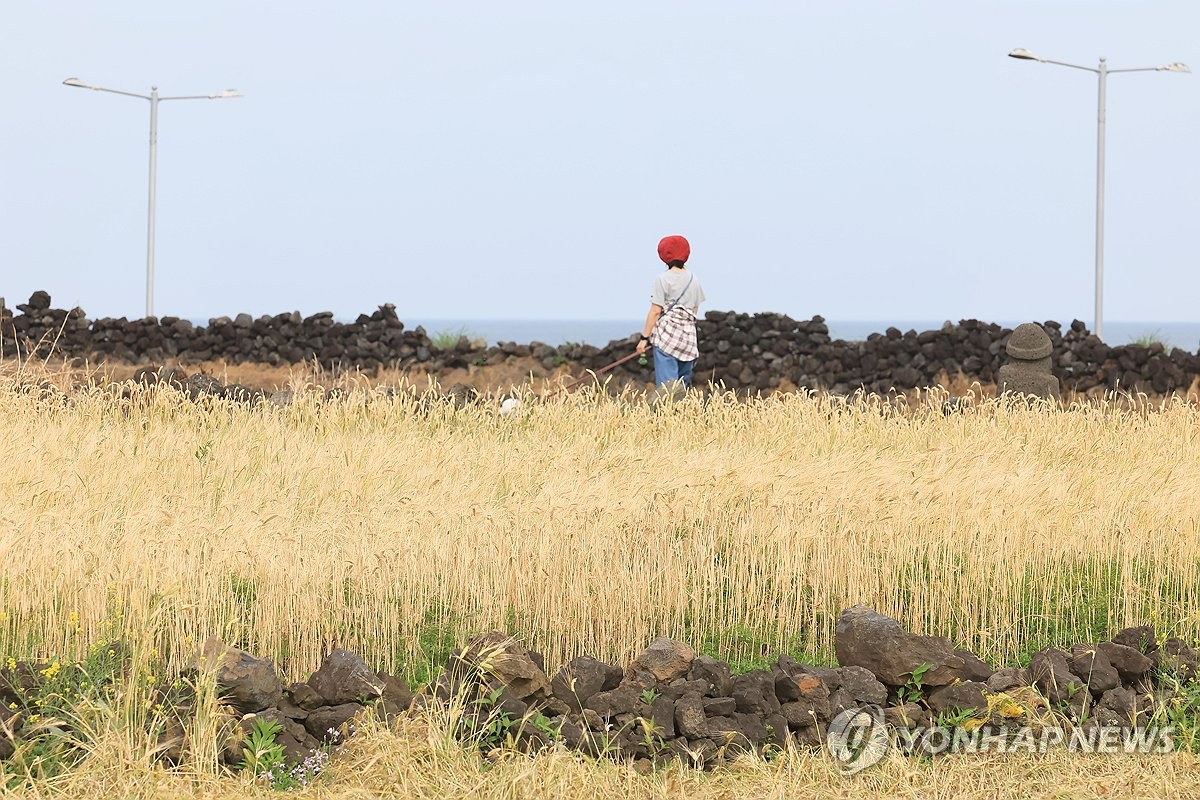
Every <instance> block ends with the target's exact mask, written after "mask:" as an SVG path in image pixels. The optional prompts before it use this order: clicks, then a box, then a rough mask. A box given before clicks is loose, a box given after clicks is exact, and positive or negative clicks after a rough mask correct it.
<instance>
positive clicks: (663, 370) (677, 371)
mask: <svg viewBox="0 0 1200 800" xmlns="http://www.w3.org/2000/svg"><path fill="white" fill-rule="evenodd" d="M695 363H696V362H695V361H680V360H679V359H678V358H676V357H675V356H670V355H667V354H666V353H664V352H663V351H662V350H659V349H658V348H657V347H655V348H654V382H655V384H656V385H657V387H658V388H659V389H661V388H662V387H664V386H666V385H667V384H671V383H674V382H675V381H683V385H684V386H690V385H691V384H692V366H693V365H695Z"/></svg>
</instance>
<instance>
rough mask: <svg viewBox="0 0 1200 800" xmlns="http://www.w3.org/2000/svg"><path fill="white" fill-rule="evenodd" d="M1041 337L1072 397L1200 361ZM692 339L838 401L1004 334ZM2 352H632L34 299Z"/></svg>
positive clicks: (400, 358) (630, 365)
mask: <svg viewBox="0 0 1200 800" xmlns="http://www.w3.org/2000/svg"><path fill="white" fill-rule="evenodd" d="M1043 325H1044V327H1045V329H1046V332H1047V333H1048V334H1049V335H1050V339H1051V342H1052V343H1053V345H1054V352H1053V355H1052V361H1053V365H1054V373H1055V375H1056V376H1057V377H1058V378H1059V379H1060V380H1061V381H1062V384H1063V388H1064V389H1067V390H1072V391H1087V390H1089V389H1093V388H1096V387H1105V388H1108V389H1117V388H1121V389H1128V390H1133V391H1145V392H1150V393H1155V394H1165V393H1168V392H1172V391H1177V390H1183V389H1187V388H1188V387H1189V386H1190V385H1191V383H1192V382H1193V380H1195V379H1196V378H1197V377H1200V355H1197V354H1196V353H1189V352H1187V351H1185V350H1182V349H1178V348H1176V349H1174V350H1171V351H1168V350H1166V349H1165V348H1164V347H1163V346H1162V345H1161V344H1158V343H1153V344H1151V345H1150V346H1148V347H1143V346H1138V345H1123V346H1118V347H1110V346H1108V345H1106V344H1105V343H1104V342H1102V341H1100V340H1099V339H1098V338H1097V337H1096V336H1094V335H1092V334H1091V333H1089V332H1088V330H1087V327H1086V326H1085V325H1084V323H1082V322H1080V321H1079V320H1075V321H1074V322H1072V323H1071V324H1070V325H1069V326H1068V327H1066V329H1064V328H1063V326H1062V325H1060V324H1059V323H1057V322H1053V321H1049V322H1045V323H1043ZM698 327H699V334H700V360H699V362H698V364H697V371H696V377H697V381H698V382H713V383H720V384H723V385H724V386H725V387H727V388H730V389H737V390H749V391H755V390H763V391H766V390H770V389H776V388H779V387H781V386H788V385H791V386H796V387H811V388H824V389H828V390H831V391H834V392H837V393H849V392H852V391H854V390H856V389H858V388H860V387H862V388H865V389H867V390H869V391H875V392H886V391H888V390H891V389H910V388H913V387H923V386H932V385H936V384H937V383H938V381H939V380H941V379H942V378H944V377H947V376H948V377H955V376H957V375H959V374H961V375H963V376H965V377H966V378H967V379H970V380H978V381H980V382H982V383H985V384H990V383H995V381H996V376H997V372H998V371H999V369H1000V366H1001V365H1002V364H1003V363H1004V362H1005V344H1006V342H1007V340H1008V337H1009V335H1010V334H1011V333H1012V331H1011V330H1010V329H1008V328H1004V327H1001V326H1000V325H996V324H992V323H986V322H981V321H979V320H961V321H960V322H958V323H957V324H954V323H949V322H948V323H946V324H945V325H943V326H942V327H941V328H940V329H938V330H928V331H923V332H918V331H915V330H909V331H907V332H902V331H900V330H899V329H897V328H888V329H887V330H886V331H884V332H882V333H875V334H871V335H870V336H869V337H868V338H867V339H866V340H865V341H842V340H835V339H831V338H830V336H829V328H828V327H827V326H826V325H825V321H824V319H823V318H821V317H819V316H818V317H813V318H812V319H810V320H795V319H792V318H791V317H788V316H786V315H783V314H771V313H762V314H739V313H736V312H732V311H710V312H708V313H707V314H705V316H704V319H702V320H700V322H699V326H698ZM0 344H2V346H3V352H4V353H5V354H6V355H8V354H19V355H22V356H27V355H36V356H39V357H45V356H48V355H51V354H53V353H58V354H61V355H64V356H67V357H69V358H86V359H90V360H93V361H109V362H120V363H127V364H163V363H167V362H175V363H179V364H185V365H186V364H195V363H199V362H203V361H209V360H224V361H227V362H229V363H234V364H239V363H247V362H254V363H264V364H295V363H300V362H316V363H319V364H321V365H322V366H323V367H325V368H327V369H338V368H358V369H363V370H366V371H368V372H369V371H372V370H375V369H377V368H379V367H395V368H400V369H420V370H423V371H427V372H431V373H435V374H438V373H445V372H447V371H449V370H453V369H463V368H471V367H483V366H496V365H501V364H506V363H507V364H512V363H521V364H523V365H528V364H529V362H530V361H532V362H533V367H532V369H533V372H534V375H535V377H541V376H543V375H545V374H548V373H549V372H550V371H552V370H554V369H556V368H558V367H561V366H564V365H566V366H569V367H570V368H572V369H573V370H575V371H582V370H586V369H591V370H599V369H601V368H602V367H605V366H607V365H609V364H611V363H612V362H614V361H616V360H618V359H620V358H621V357H623V356H625V355H627V354H629V353H630V352H631V349H632V345H633V340H632V338H631V339H626V340H618V341H613V342H610V343H609V344H607V345H605V346H604V347H594V346H590V345H561V346H558V347H553V346H550V345H547V344H542V343H538V342H533V343H530V344H520V343H516V342H501V343H500V344H499V345H497V346H494V347H481V346H479V345H478V343H472V342H471V341H469V340H468V339H467V338H466V337H460V338H459V340H458V341H457V342H456V343H455V344H454V345H452V346H450V347H436V346H434V344H433V342H432V341H431V340H430V337H429V336H428V335H427V334H426V332H425V331H424V330H423V329H422V328H420V327H418V328H416V329H415V330H407V329H406V328H405V326H404V323H403V322H401V321H400V319H399V318H398V317H397V316H396V310H395V307H394V306H392V305H390V304H388V305H382V306H380V307H379V309H378V310H376V311H375V312H373V313H371V314H362V315H360V316H359V317H358V319H356V320H355V321H354V322H348V323H342V322H336V321H335V320H334V319H333V314H332V313H330V312H323V313H319V314H313V315H311V316H308V317H302V316H301V315H300V314H299V313H298V312H292V313H290V314H276V315H274V316H261V317H258V318H254V317H251V316H250V315H249V314H239V315H237V316H236V317H233V318H230V317H218V318H215V319H211V320H209V324H208V325H205V326H197V325H193V324H192V323H191V322H189V321H188V320H183V319H179V318H176V317H162V318H157V319H156V318H148V319H140V320H129V319H125V318H123V317H122V318H119V319H111V318H102V319H95V320H89V319H88V318H87V315H86V314H85V313H84V311H83V309H81V308H74V309H70V310H65V309H56V308H52V306H51V301H50V296H49V295H48V294H47V293H45V292H35V293H34V294H33V296H31V297H30V298H29V302H27V303H23V304H20V305H18V306H17V307H16V313H13V311H11V310H9V309H5V308H3V304H2V303H0ZM613 375H614V377H615V379H616V381H615V382H616V383H617V384H618V385H621V384H625V383H640V382H644V381H648V380H652V378H653V369H652V367H651V366H649V365H643V364H640V363H639V362H638V361H637V360H633V361H630V362H627V363H626V364H624V365H622V366H620V367H618V368H617V369H616V370H614V372H613Z"/></svg>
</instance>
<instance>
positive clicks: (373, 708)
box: [0, 606, 1200, 772]
mask: <svg viewBox="0 0 1200 800" xmlns="http://www.w3.org/2000/svg"><path fill="white" fill-rule="evenodd" d="M835 641H836V649H837V658H838V662H839V663H840V664H841V666H839V667H836V668H831V667H821V666H813V665H807V664H802V663H799V662H797V661H796V660H795V659H793V658H791V657H789V656H786V655H781V656H779V657H778V658H777V659H776V660H775V661H774V662H773V663H771V664H770V665H769V666H768V667H765V668H763V669H756V670H752V671H749V672H744V673H742V674H737V675H735V674H733V673H732V671H731V670H730V668H729V665H728V664H727V663H725V662H723V661H719V660H717V659H714V658H711V657H709V656H705V655H698V654H697V653H696V652H695V651H694V650H693V649H692V648H691V647H689V646H688V645H686V644H684V643H682V642H677V641H673V640H671V639H666V638H660V639H656V640H655V641H654V642H652V643H651V644H650V646H649V647H648V648H646V650H645V651H643V652H642V653H641V654H640V655H639V656H638V657H637V658H635V659H634V660H633V661H632V662H631V663H630V664H629V665H628V666H627V667H626V668H625V669H621V668H619V667H617V666H614V665H610V664H606V663H604V662H602V661H598V660H596V659H594V658H590V657H588V656H579V657H577V658H574V659H572V660H571V661H570V662H569V663H567V664H566V665H565V666H563V667H562V669H560V670H559V671H558V672H556V673H554V674H553V675H552V676H551V675H550V674H549V673H547V672H546V671H545V663H544V661H543V659H542V657H541V656H540V655H538V654H537V653H534V652H531V651H529V650H527V649H526V648H524V647H523V646H521V645H520V644H519V643H517V642H515V641H514V640H512V639H511V638H510V637H508V636H506V635H505V634H501V633H489V634H485V635H482V636H478V637H475V638H474V639H472V640H471V641H470V642H468V643H467V645H466V646H465V647H464V648H462V649H461V650H458V651H455V652H454V653H453V654H451V656H450V658H449V659H448V661H447V663H446V666H445V669H444V670H443V671H442V672H441V673H440V674H439V675H438V676H437V677H436V678H435V679H434V680H433V681H431V682H430V683H429V684H428V685H426V686H424V687H422V688H421V689H420V690H419V691H417V692H416V693H415V694H414V693H412V692H410V691H409V689H408V687H407V686H405V684H404V683H403V682H402V681H401V680H400V679H398V678H397V677H396V676H394V675H389V674H388V673H386V672H381V671H378V670H374V669H372V668H371V667H370V666H369V665H368V664H367V663H366V662H365V661H364V660H363V659H361V658H359V657H358V656H356V655H354V654H352V653H350V652H348V651H346V650H344V649H340V648H339V649H335V650H333V651H332V652H331V653H330V654H329V655H328V656H327V657H326V658H325V659H324V661H323V662H322V664H321V666H320V668H319V669H317V671H316V672H314V673H313V674H312V675H311V676H309V678H308V679H307V680H306V681H303V682H299V683H293V684H290V685H285V684H284V683H283V682H282V681H281V680H280V677H279V674H278V672H277V671H276V669H275V665H274V664H273V662H271V661H270V660H267V659H261V658H255V657H254V656H252V655H250V654H249V653H246V652H244V651H241V650H237V649H234V648H230V647H227V646H225V645H224V644H222V643H221V642H220V641H217V640H215V639H214V640H210V641H209V642H207V643H206V644H205V646H204V648H203V650H202V652H201V654H200V656H199V658H198V660H197V665H196V668H197V669H203V670H209V671H211V672H212V673H213V674H214V675H215V678H216V681H217V686H218V688H219V690H220V692H221V702H222V704H223V705H222V706H221V708H222V713H223V714H224V718H223V720H224V721H223V722H221V723H220V725H221V730H222V733H223V737H224V739H223V741H224V742H225V745H224V749H223V755H222V758H223V760H224V762H225V763H226V764H228V765H231V766H233V765H236V764H238V763H239V762H240V761H241V758H242V748H243V746H244V742H245V741H246V739H247V737H248V736H249V735H250V732H251V730H252V728H253V726H254V724H255V721H256V720H270V721H272V722H275V723H276V724H277V725H278V726H279V729H280V733H279V734H278V736H277V742H278V743H279V744H280V745H281V746H282V748H283V750H284V751H285V753H286V755H287V758H288V759H289V762H290V763H293V764H295V763H299V762H301V761H302V760H304V759H306V758H307V757H309V756H310V755H311V754H312V753H314V752H315V751H317V750H318V749H320V748H327V747H328V746H330V745H335V744H339V743H341V742H343V741H344V740H345V739H346V737H348V736H352V735H353V734H354V732H355V730H356V726H357V725H359V724H360V722H361V721H362V719H363V717H364V715H365V714H367V713H368V712H372V713H375V714H376V715H377V716H379V717H380V718H382V719H383V720H384V721H389V720H393V719H395V718H397V717H398V716H400V715H406V714H419V713H423V712H427V713H432V714H434V715H437V714H438V713H439V710H443V711H444V710H445V709H448V708H455V709H457V710H458V711H457V713H453V714H450V713H442V715H441V717H440V718H442V719H444V720H447V721H450V722H451V724H453V725H455V726H456V727H455V731H454V732H455V733H456V734H457V735H459V736H460V738H462V739H463V740H465V741H466V742H468V743H470V744H473V745H476V746H479V747H481V748H482V749H484V750H485V752H490V750H491V749H494V748H501V747H515V748H517V749H520V750H523V751H534V750H538V749H540V748H543V747H548V746H552V745H556V744H561V745H562V746H565V747H567V748H569V749H572V750H578V751H581V752H583V753H586V754H588V755H591V756H594V757H607V758H614V759H618V760H622V761H627V762H629V763H631V765H632V766H633V767H634V768H635V769H637V770H639V771H642V772H648V771H650V770H652V769H654V768H656V767H659V766H663V765H665V764H667V763H670V762H672V761H676V760H678V761H681V762H683V763H685V764H689V765H691V766H695V767H703V768H708V767H713V766H716V765H718V764H720V763H723V762H725V761H727V760H729V759H731V758H733V757H735V756H737V755H739V754H743V753H765V752H767V751H768V750H769V749H770V748H786V747H793V746H798V747H810V748H811V747H821V746H822V745H823V744H824V743H825V738H826V733H827V729H828V728H829V726H830V724H831V723H832V722H834V721H835V720H836V719H837V718H838V717H839V715H841V714H843V712H847V711H851V712H853V711H856V710H857V709H870V710H871V711H872V713H875V714H877V715H878V718H880V719H882V720H884V721H885V722H886V724H887V725H888V726H891V727H892V728H893V729H904V730H906V731H909V732H913V731H916V732H918V733H919V732H920V731H921V730H922V729H925V730H929V729H931V728H933V727H934V726H944V725H947V724H951V725H955V726H957V725H960V724H962V723H963V722H964V721H965V720H967V719H970V720H973V722H974V725H975V728H976V729H979V728H982V729H983V730H985V731H987V730H1000V731H1004V730H1012V729H1013V728H1015V727H1017V726H1021V725H1035V724H1046V723H1047V721H1053V722H1054V723H1055V724H1063V723H1065V724H1066V725H1068V726H1071V727H1073V728H1077V729H1080V730H1083V731H1086V730H1088V729H1090V728H1104V729H1110V728H1111V729H1115V730H1118V731H1128V730H1131V729H1134V728H1138V727H1144V726H1147V725H1148V724H1150V723H1151V717H1152V716H1153V715H1155V714H1156V713H1159V712H1161V710H1162V708H1164V707H1167V706H1169V704H1171V703H1172V702H1173V701H1174V700H1175V699H1176V697H1177V696H1176V695H1175V694H1173V691H1174V690H1177V689H1178V688H1179V687H1180V686H1184V685H1187V684H1191V683H1193V682H1194V681H1195V680H1196V676H1197V669H1198V668H1200V653H1198V652H1197V651H1195V650H1193V649H1192V648H1191V647H1189V646H1188V645H1187V644H1186V643H1184V642H1183V641H1182V640H1179V639H1174V638H1171V639H1167V640H1166V641H1165V642H1162V643H1160V642H1159V641H1158V640H1157V639H1156V637H1155V632H1154V630H1153V628H1151V627H1150V626H1139V627H1134V628H1127V629H1125V630H1123V631H1121V632H1120V633H1118V634H1117V635H1116V636H1114V637H1113V638H1112V640H1111V641H1105V642H1097V643H1079V644H1076V645H1075V646H1073V647H1072V648H1070V649H1069V650H1060V649H1056V648H1046V649H1043V650H1040V651H1038V652H1037V653H1035V654H1034V655H1033V657H1032V660H1031V661H1030V664H1029V666H1028V667H1013V668H1005V669H1000V670H994V669H993V668H992V667H991V666H989V665H988V664H987V663H985V662H983V661H982V660H980V659H979V658H978V657H976V656H975V655H974V654H973V653H971V652H970V651H968V650H964V649H961V648H955V647H954V646H953V645H952V644H951V643H950V642H949V641H948V640H946V639H945V638H943V637H938V636H922V635H919V634H914V633H910V632H908V631H906V630H904V629H903V628H902V627H901V626H900V624H899V622H897V621H896V620H895V619H892V618H890V617H887V616H884V615H882V614H879V613H877V612H875V611H873V610H871V609H869V608H866V607H864V606H855V607H853V608H850V609H847V610H846V611H844V612H842V614H841V616H840V617H839V619H838V622H837V631H836V639H835ZM50 671H51V670H50V669H48V668H47V665H40V664H31V663H27V662H10V663H9V665H8V666H6V667H4V668H2V669H0V700H2V701H3V702H2V703H0V757H2V758H8V757H10V756H11V755H12V754H13V752H14V748H15V747H16V746H17V745H18V744H19V743H20V741H21V739H22V736H23V735H25V734H26V720H25V718H26V716H27V715H29V714H30V713H31V712H36V711H37V709H33V708H29V707H28V698H29V697H30V696H33V695H36V694H37V692H36V690H37V688H38V684H39V681H44V680H47V679H48V678H46V677H45V676H47V675H49V673H50ZM39 676H42V677H39ZM166 691H167V690H166V689H165V688H164V689H162V690H160V694H161V696H165V692H166ZM1190 691H1192V692H1194V691H1195V690H1194V689H1191V690H1190ZM190 713H192V711H191V709H189V708H188V707H187V705H186V703H183V704H182V705H180V706H179V707H176V708H173V709H171V715H172V716H171V718H170V722H169V724H167V725H166V727H165V729H164V730H163V731H162V732H161V734H160V737H159V745H160V749H161V752H162V753H163V755H164V758H166V759H167V760H168V761H172V762H178V761H179V760H180V759H181V758H182V757H183V753H184V748H185V747H186V746H187V726H188V722H189V714H190ZM948 719H949V720H952V721H953V722H951V723H947V720H948ZM1160 719H1161V715H1160ZM29 730H30V731H34V732H36V731H37V730H38V728H37V726H34V727H32V728H30V729H29ZM30 735H34V734H33V733H31V734H30Z"/></svg>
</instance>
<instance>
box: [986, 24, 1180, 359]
mask: <svg viewBox="0 0 1200 800" xmlns="http://www.w3.org/2000/svg"><path fill="white" fill-rule="evenodd" d="M1008 55H1009V57H1010V58H1019V59H1021V60H1022V61H1040V62H1041V63H1043V64H1057V65H1058V66H1060V67H1070V68H1071V69H1082V70H1086V71H1087V72H1094V73H1095V74H1096V75H1098V76H1099V78H1100V93H1099V94H1100V97H1099V103H1098V108H1099V110H1098V111H1097V114H1096V317H1095V323H1094V325H1093V326H1092V327H1093V331H1092V332H1093V333H1095V334H1096V336H1099V337H1101V338H1103V336H1104V318H1103V317H1104V312H1103V305H1104V125H1105V120H1104V115H1105V105H1104V103H1105V101H1104V94H1105V89H1106V87H1107V85H1108V76H1109V75H1111V74H1113V73H1115V72H1191V70H1190V69H1188V66H1187V64H1181V63H1179V62H1178V61H1176V62H1174V63H1172V64H1163V65H1162V66H1159V67H1135V68H1133V69H1109V68H1108V61H1107V60H1106V59H1104V58H1101V59H1100V64H1099V66H1096V67H1085V66H1082V65H1080V64H1068V63H1066V62H1065V61H1053V60H1051V59H1049V58H1043V57H1042V56H1035V55H1034V54H1033V53H1031V52H1029V51H1028V50H1026V49H1024V48H1021V47H1018V48H1017V49H1016V50H1013V51H1012V52H1011V53H1009V54H1008Z"/></svg>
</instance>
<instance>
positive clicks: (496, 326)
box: [404, 319, 1200, 353]
mask: <svg viewBox="0 0 1200 800" xmlns="http://www.w3.org/2000/svg"><path fill="white" fill-rule="evenodd" d="M955 321H956V322H957V320H955ZM987 321H988V322H991V321H993V320H987ZM995 321H996V322H997V323H998V324H1000V325H1003V326H1005V327H1008V328H1012V327H1015V326H1016V325H1019V324H1020V323H1021V322H1026V321H1028V320H995ZM1060 321H1061V322H1062V323H1063V327H1064V328H1066V327H1067V326H1069V325H1070V320H1066V321H1062V320H1060ZM642 322H643V320H641V319H636V320H605V319H529V320H521V319H430V320H411V321H410V320H404V326H405V328H406V329H409V330H411V329H413V328H415V327H417V326H418V325H420V326H422V327H424V328H425V332H426V333H428V334H429V335H430V336H435V335H437V334H445V333H448V334H458V333H460V332H461V333H464V334H465V335H466V336H467V337H469V338H472V339H474V338H480V337H481V338H483V339H486V340H487V342H488V344H495V343H496V342H518V343H520V344H528V343H530V342H535V341H536V342H543V343H545V344H550V345H560V344H564V343H566V342H577V343H579V344H592V345H597V346H601V345H606V344H608V343H609V342H611V341H613V340H615V339H623V338H625V337H627V336H629V335H631V334H633V333H638V332H640V331H641V329H642ZM944 322H945V320H890V321H889V320H826V321H825V324H826V325H828V326H829V335H830V336H831V337H833V338H834V339H845V340H847V341H861V340H863V339H866V338H867V336H869V335H870V334H872V333H883V332H884V331H885V330H887V329H888V327H890V326H895V327H897V328H899V329H900V330H901V331H908V330H910V329H911V330H915V331H917V332H920V331H927V330H936V329H938V328H941V327H942V324H943V323H944ZM1148 337H1150V338H1154V339H1157V340H1160V341H1162V342H1163V343H1164V344H1166V345H1167V346H1169V347H1181V348H1183V349H1184V350H1187V351H1188V352H1192V353H1194V352H1196V351H1197V348H1200V322H1127V321H1115V320H1114V321H1106V322H1105V323H1104V340H1105V341H1106V342H1107V343H1108V344H1110V345H1114V346H1115V345H1121V344H1130V343H1131V342H1134V341H1137V340H1142V339H1146V338H1148Z"/></svg>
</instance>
